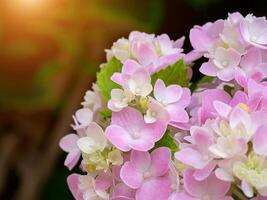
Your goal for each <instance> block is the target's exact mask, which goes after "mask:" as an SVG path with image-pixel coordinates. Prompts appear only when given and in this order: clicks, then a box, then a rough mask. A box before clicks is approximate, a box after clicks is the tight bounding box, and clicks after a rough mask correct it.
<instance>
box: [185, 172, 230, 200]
mask: <svg viewBox="0 0 267 200" xmlns="http://www.w3.org/2000/svg"><path fill="white" fill-rule="evenodd" d="M193 174H194V171H193V170H191V169H188V170H186V171H185V172H184V188H185V190H186V192H187V193H188V194H189V195H190V196H192V197H194V198H196V199H203V200H204V199H214V200H215V199H216V200H226V199H231V198H230V197H227V196H226V193H227V192H228V191H229V189H230V186H231V184H230V182H225V181H222V180H220V179H218V178H217V177H216V176H215V174H214V173H212V174H211V175H210V176H209V177H208V178H207V179H205V180H203V181H198V180H196V179H195V178H194V175H193Z"/></svg>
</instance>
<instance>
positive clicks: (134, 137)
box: [132, 132, 140, 140]
mask: <svg viewBox="0 0 267 200" xmlns="http://www.w3.org/2000/svg"><path fill="white" fill-rule="evenodd" d="M132 138H133V139H135V140H136V139H139V138H140V134H139V133H137V132H135V133H133V134H132Z"/></svg>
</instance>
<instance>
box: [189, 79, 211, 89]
mask: <svg viewBox="0 0 267 200" xmlns="http://www.w3.org/2000/svg"><path fill="white" fill-rule="evenodd" d="M214 79H215V77H211V76H203V77H202V78H201V79H200V80H198V81H197V82H194V83H192V84H191V86H190V89H191V91H195V89H197V87H198V85H199V84H204V83H211V82H212V81H213V80H214Z"/></svg>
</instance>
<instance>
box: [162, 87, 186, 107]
mask: <svg viewBox="0 0 267 200" xmlns="http://www.w3.org/2000/svg"><path fill="white" fill-rule="evenodd" d="M182 94H183V89H182V87H181V86H179V85H170V86H168V87H167V88H166V92H165V95H166V101H167V102H166V103H168V104H170V103H175V102H177V101H178V100H179V99H180V98H181V97H182Z"/></svg>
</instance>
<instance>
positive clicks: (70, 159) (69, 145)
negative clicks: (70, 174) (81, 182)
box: [59, 134, 81, 170]
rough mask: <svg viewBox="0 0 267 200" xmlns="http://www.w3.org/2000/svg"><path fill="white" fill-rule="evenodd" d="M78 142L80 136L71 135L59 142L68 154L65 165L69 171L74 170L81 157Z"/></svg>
mask: <svg viewBox="0 0 267 200" xmlns="http://www.w3.org/2000/svg"><path fill="white" fill-rule="evenodd" d="M78 140H79V137H78V135H76V134H69V135H66V136H64V137H63V138H62V139H61V140H60V142H59V146H60V148H61V149H63V150H64V151H65V152H68V155H67V157H66V159H65V163H64V165H65V166H67V167H68V168H69V170H71V169H73V167H74V166H75V165H76V164H77V162H78V161H79V158H80V156H81V151H80V149H79V147H78V145H77V141H78Z"/></svg>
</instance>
